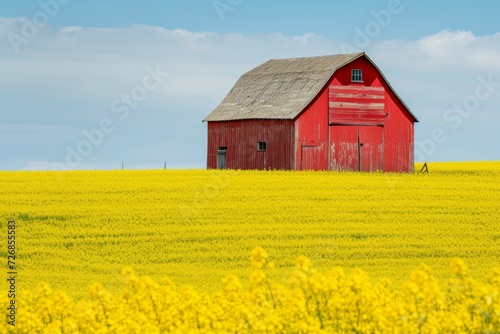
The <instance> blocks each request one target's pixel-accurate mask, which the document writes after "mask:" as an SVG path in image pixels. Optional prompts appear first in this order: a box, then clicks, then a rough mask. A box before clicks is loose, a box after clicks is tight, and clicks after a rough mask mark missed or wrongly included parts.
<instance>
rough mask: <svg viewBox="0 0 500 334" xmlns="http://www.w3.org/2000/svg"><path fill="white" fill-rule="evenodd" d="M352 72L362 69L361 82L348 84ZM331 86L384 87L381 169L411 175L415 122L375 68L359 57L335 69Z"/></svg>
mask: <svg viewBox="0 0 500 334" xmlns="http://www.w3.org/2000/svg"><path fill="white" fill-rule="evenodd" d="M352 69H361V70H362V72H363V83H352V82H351V70H352ZM331 85H332V86H339V85H347V86H353V87H356V86H358V87H360V86H365V87H383V89H384V111H385V112H386V113H388V115H387V116H386V117H385V121H384V122H383V141H384V143H383V146H384V147H383V155H384V156H383V159H382V164H383V167H384V168H383V169H384V170H385V171H387V172H413V159H414V158H413V157H414V151H413V145H414V144H413V143H414V129H413V124H414V120H413V118H412V116H411V115H410V113H409V112H408V110H407V109H406V108H405V106H404V105H403V104H402V103H401V102H400V101H399V99H398V98H397V97H396V95H395V94H394V93H393V92H392V89H391V88H390V86H389V85H388V84H387V83H386V82H385V80H384V79H383V77H382V74H381V73H380V72H379V71H378V70H377V68H375V67H374V66H373V65H372V64H371V63H370V62H369V61H368V60H367V59H366V58H364V57H361V58H359V59H356V60H355V61H353V62H351V63H350V64H348V65H346V66H344V67H343V68H341V69H339V70H337V71H336V72H335V75H334V77H333V79H332V83H331ZM331 102H332V101H331Z"/></svg>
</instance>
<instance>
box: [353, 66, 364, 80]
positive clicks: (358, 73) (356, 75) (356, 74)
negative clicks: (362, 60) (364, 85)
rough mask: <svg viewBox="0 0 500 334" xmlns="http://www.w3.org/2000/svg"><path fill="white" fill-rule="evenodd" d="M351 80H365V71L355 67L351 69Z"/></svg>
mask: <svg viewBox="0 0 500 334" xmlns="http://www.w3.org/2000/svg"><path fill="white" fill-rule="evenodd" d="M351 81H352V82H363V71H362V70H361V69H359V68H354V69H353V70H352V71H351Z"/></svg>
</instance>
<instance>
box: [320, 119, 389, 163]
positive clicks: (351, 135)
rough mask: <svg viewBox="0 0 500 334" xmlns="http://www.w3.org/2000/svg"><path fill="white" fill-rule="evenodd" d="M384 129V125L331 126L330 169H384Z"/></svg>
mask: <svg viewBox="0 0 500 334" xmlns="http://www.w3.org/2000/svg"><path fill="white" fill-rule="evenodd" d="M383 130H384V128H383V127H382V126H365V125H333V126H330V170H337V171H339V172H343V171H361V172H373V171H377V170H384V161H383V156H384V131H383Z"/></svg>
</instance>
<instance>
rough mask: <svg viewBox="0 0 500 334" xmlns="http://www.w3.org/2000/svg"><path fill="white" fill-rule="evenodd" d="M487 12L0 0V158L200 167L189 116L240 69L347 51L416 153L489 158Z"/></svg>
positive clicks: (491, 17) (499, 87)
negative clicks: (370, 76)
mask: <svg viewBox="0 0 500 334" xmlns="http://www.w3.org/2000/svg"><path fill="white" fill-rule="evenodd" d="M499 12H500V2H498V1H460V2H456V1H439V2H437V1H426V0H421V1H418V0H384V1H378V0H377V1H362V0H359V1H342V2H340V1H319V0H316V1H307V2H306V1H287V2H285V1H280V2H278V1H263V0H253V1H250V0H200V1H195V0H187V1H180V0H179V1H160V0H146V1H131V0H126V1H114V0H108V1H92V0H90V1H89V0H87V1H82V0H39V1H32V0H26V1H12V0H10V1H3V2H1V4H0V77H1V78H2V79H3V80H1V81H0V153H1V155H2V159H1V160H0V169H8V170H19V169H29V170H35V169H57V168H62V167H67V168H69V169H112V168H119V167H120V166H121V163H122V162H123V163H125V167H126V168H161V167H163V163H164V162H167V166H169V167H171V168H204V166H205V152H206V124H204V123H202V122H201V119H203V118H204V116H206V115H207V114H208V113H210V112H211V111H212V109H213V108H215V106H216V105H217V104H218V103H219V102H220V101H221V100H222V98H223V97H224V95H225V94H226V93H227V92H228V91H229V89H230V88H231V87H232V85H233V84H234V82H235V81H236V80H237V79H238V77H239V76H240V75H241V74H243V73H244V72H246V71H248V70H249V69H251V68H253V67H255V66H257V65H259V64H260V63H262V62H264V61H266V60H267V59H270V58H283V57H299V56H314V55H326V54H334V53H344V52H350V51H359V50H363V51H366V52H367V54H368V55H369V56H370V57H371V58H372V59H373V60H374V61H375V63H377V64H378V65H379V67H380V68H381V70H382V71H383V72H384V74H385V75H386V77H387V78H388V79H389V81H390V83H391V84H392V85H393V87H394V88H395V89H396V91H397V92H398V94H399V95H400V96H401V97H402V98H403V99H404V100H405V102H406V103H407V104H408V105H409V106H410V108H411V109H412V111H413V113H415V114H416V115H417V116H418V117H419V119H420V120H421V123H418V124H417V125H416V132H415V133H416V158H417V160H426V161H465V160H500V150H499V149H498V147H497V146H498V145H497V144H498V142H499V141H500V131H498V124H499V121H500V116H499V115H500V66H499V64H500V24H498V23H497V22H498V18H497V16H498V13H499ZM33 27H34V30H33ZM30 28H31V30H30ZM134 93H135V96H136V97H137V98H138V99H137V100H134V101H129V103H128V104H127V103H126V101H125V100H124V96H125V97H126V96H130V95H133V94H134ZM139 93H142V95H141V96H139V95H137V94H139ZM98 132H100V134H99V133H98ZM84 141H87V142H90V143H91V145H90V146H88V145H87V146H86V144H85V143H84V144H82V142H84ZM79 153H81V154H79ZM77 155H78V156H77ZM61 166H62V167H61Z"/></svg>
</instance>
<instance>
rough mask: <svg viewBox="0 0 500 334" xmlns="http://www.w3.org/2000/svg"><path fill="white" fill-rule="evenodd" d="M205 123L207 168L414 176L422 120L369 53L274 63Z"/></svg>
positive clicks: (251, 75)
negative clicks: (416, 126) (416, 133)
mask: <svg viewBox="0 0 500 334" xmlns="http://www.w3.org/2000/svg"><path fill="white" fill-rule="evenodd" d="M204 121H206V122H208V152H207V155H208V156H207V167H208V168H232V169H290V170H334V171H366V172H370V171H387V172H412V171H413V163H414V161H413V156H414V152H413V138H414V131H413V125H414V123H415V122H418V120H417V118H416V117H415V115H413V114H412V113H411V111H410V109H409V108H408V107H407V106H406V104H405V103H404V102H403V101H402V100H401V98H400V97H399V96H398V95H397V94H396V92H395V91H394V90H393V89H392V87H391V85H390V84H389V83H388V82H387V80H386V79H385V77H384V75H383V74H382V72H381V71H380V70H379V68H378V67H377V66H376V65H375V64H374V63H373V61H372V60H371V59H370V58H368V56H367V55H366V54H365V53H355V54H343V55H332V56H323V57H306V58H291V59H273V60H269V61H267V62H266V63H264V64H262V65H260V66H258V67H256V68H254V69H253V70H251V71H249V72H247V73H245V74H244V75H242V76H241V77H240V79H239V80H238V81H237V82H236V84H235V85H234V87H233V88H232V89H231V91H230V92H229V93H228V94H227V96H226V97H225V98H224V100H223V101H222V102H221V103H220V104H219V106H218V107H217V108H216V109H215V110H214V111H212V113H210V115H208V116H207V117H206V118H205V119H204Z"/></svg>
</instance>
